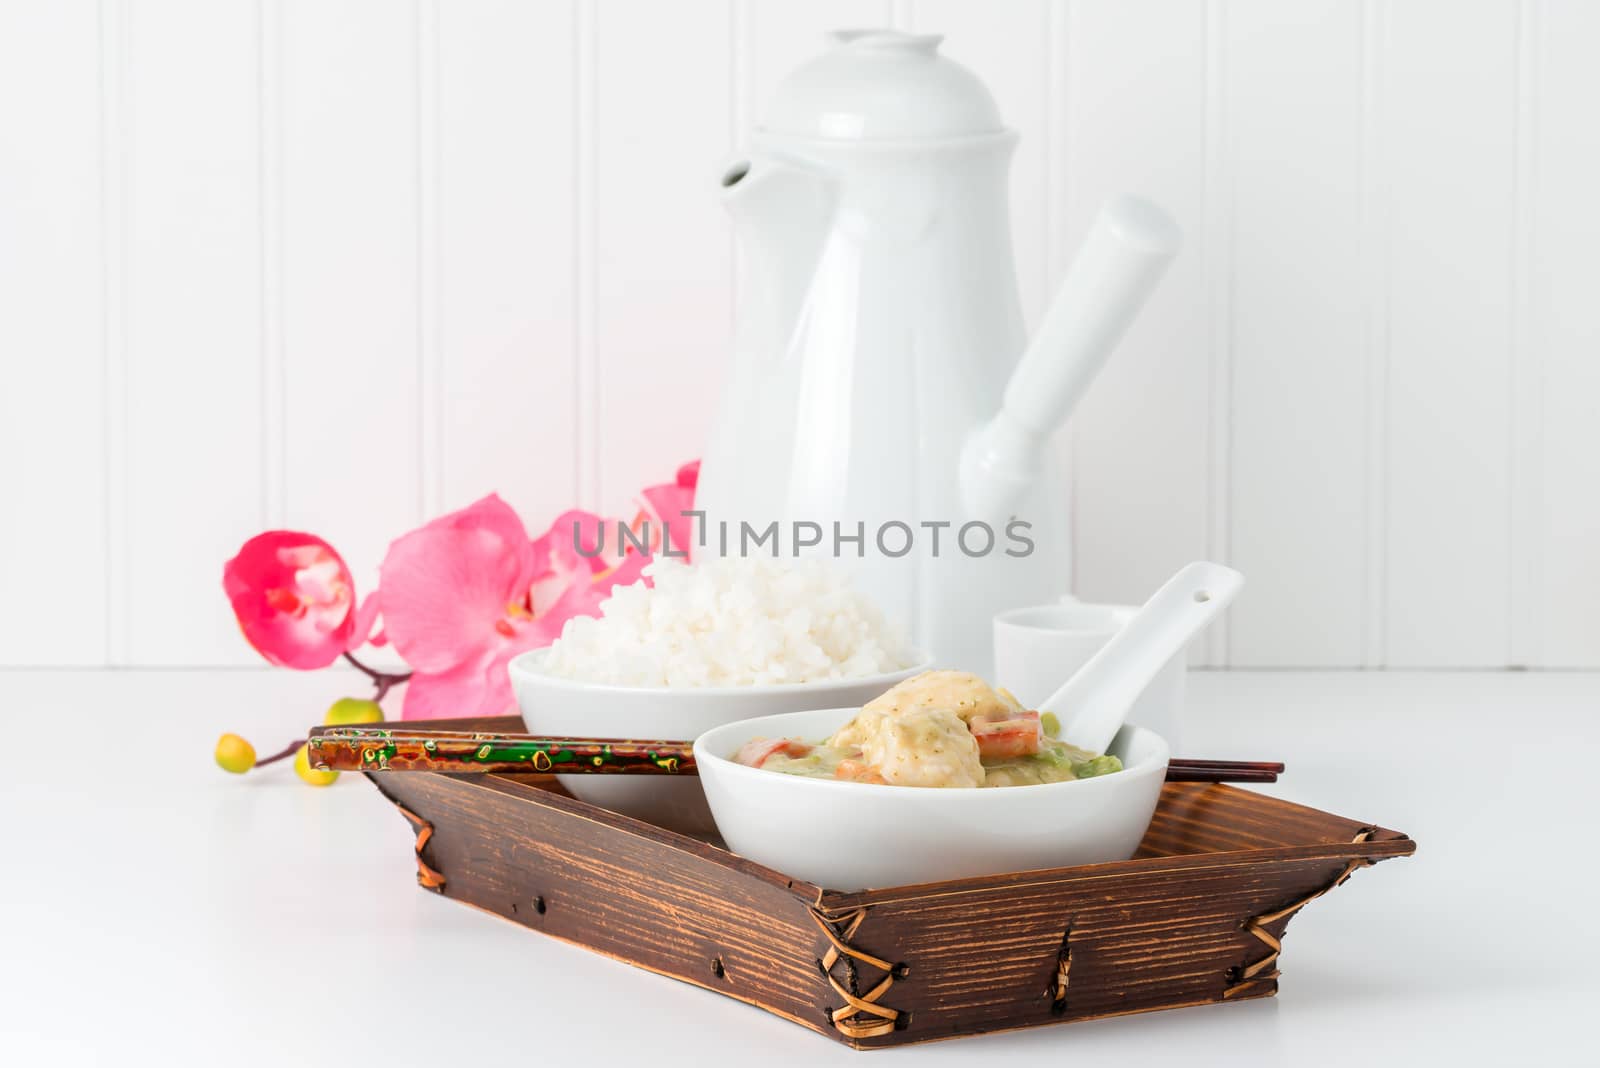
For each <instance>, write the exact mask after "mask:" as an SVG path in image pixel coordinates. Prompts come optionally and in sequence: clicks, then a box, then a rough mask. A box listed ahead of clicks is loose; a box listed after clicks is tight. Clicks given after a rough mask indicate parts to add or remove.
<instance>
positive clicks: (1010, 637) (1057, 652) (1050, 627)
mask: <svg viewBox="0 0 1600 1068" xmlns="http://www.w3.org/2000/svg"><path fill="white" fill-rule="evenodd" d="M1137 611H1138V608H1136V607H1134V606H1131V605H1120V604H1084V603H1082V602H1081V601H1078V600H1075V599H1073V598H1071V597H1066V598H1062V600H1061V601H1060V602H1059V603H1057V604H1042V605H1034V606H1033V607H1031V608H1014V609H1012V610H1011V611H1009V612H1001V613H1000V614H999V615H997V616H995V617H994V668H995V671H994V677H995V681H996V684H997V685H1000V686H1004V687H1005V688H1006V689H1008V690H1010V691H1011V692H1012V694H1014V695H1015V696H1016V698H1017V700H1018V701H1021V702H1022V704H1023V705H1024V706H1025V707H1027V708H1037V707H1038V706H1039V704H1040V703H1041V702H1043V701H1044V700H1045V699H1046V698H1047V697H1049V696H1050V695H1051V694H1053V693H1055V692H1056V691H1057V690H1058V689H1060V688H1061V684H1062V683H1064V682H1066V681H1067V680H1068V679H1069V678H1071V677H1072V676H1073V674H1074V673H1076V672H1077V670H1078V669H1079V668H1081V667H1082V666H1083V665H1084V664H1086V663H1088V661H1089V658H1090V657H1092V656H1094V654H1095V653H1097V652H1099V651H1100V647H1101V646H1102V645H1104V644H1105V643H1106V642H1108V641H1110V640H1111V637H1112V635H1114V634H1116V633H1117V632H1118V631H1119V630H1121V629H1122V628H1123V627H1124V626H1126V625H1127V623H1128V621H1129V620H1130V619H1132V618H1133V616H1134V613H1136V612H1137ZM1187 673H1188V667H1187V663H1186V654H1185V653H1179V654H1178V655H1177V656H1174V657H1173V658H1172V659H1171V660H1170V661H1168V662H1167V665H1166V667H1164V668H1162V669H1161V672H1160V674H1158V675H1156V677H1155V678H1154V679H1152V680H1151V681H1150V685H1149V686H1147V687H1146V688H1145V691H1144V693H1142V694H1140V695H1139V700H1138V701H1136V702H1134V706H1133V708H1132V710H1130V711H1129V713H1128V721H1129V722H1130V723H1137V724H1138V725H1139V726H1141V727H1148V728H1150V729H1151V730H1153V731H1155V732H1156V733H1157V734H1159V735H1161V736H1162V737H1163V738H1165V739H1166V740H1167V743H1168V744H1169V745H1170V746H1171V747H1172V749H1173V750H1174V751H1176V750H1177V748H1178V745H1179V734H1180V724H1181V722H1182V719H1183V698H1184V679H1185V676H1186V675H1187Z"/></svg>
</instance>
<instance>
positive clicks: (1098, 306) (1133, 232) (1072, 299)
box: [961, 196, 1183, 518]
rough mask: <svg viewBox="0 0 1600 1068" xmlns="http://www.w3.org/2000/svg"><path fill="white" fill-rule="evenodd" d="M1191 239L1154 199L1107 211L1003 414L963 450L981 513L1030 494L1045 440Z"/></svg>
mask: <svg viewBox="0 0 1600 1068" xmlns="http://www.w3.org/2000/svg"><path fill="white" fill-rule="evenodd" d="M1182 244H1183V232H1182V231H1181V230H1179V229H1178V225H1177V224H1176V223H1174V222H1173V221H1172V219H1171V218H1170V217H1169V216H1168V215H1167V213H1166V212H1164V211H1162V210H1161V209H1160V208H1158V207H1156V206H1155V205H1154V204H1152V203H1150V202H1149V201H1147V200H1143V199H1140V198H1139V197H1133V196H1119V197H1116V198H1114V199H1112V200H1111V201H1110V202H1109V203H1107V204H1106V206H1105V207H1104V208H1102V209H1101V210H1100V214H1099V215H1098V216H1097V217H1096V218H1095V221H1094V224H1093V226H1091V227H1090V230H1089V236H1088V238H1087V239H1086V240H1085V241H1084V243H1083V247H1082V248H1081V249H1080V250H1079V252H1078V255H1077V257H1076V258H1075V259H1074V260H1073V262H1072V267H1071V268H1070V269H1069V270H1068V271H1067V279H1066V281H1065V282H1064V283H1062V286H1061V289H1060V291H1059V292H1058V293H1057V294H1056V298H1055V300H1054V301H1053V302H1052V303H1051V305H1050V308H1049V310H1048V311H1046V312H1045V315H1044V320H1043V321H1042V322H1041V323H1040V325H1039V329H1038V331H1037V332H1036V333H1035V334H1034V337H1033V341H1032V342H1031V343H1030V344H1029V345H1028V349H1027V351H1026V352H1024V353H1023V354H1022V359H1021V360H1020V361H1019V362H1018V364H1017V368H1016V370H1015V371H1013V372H1012V374H1011V381H1010V382H1009V383H1008V384H1007V385H1006V392H1005V399H1004V401H1003V402H1002V406H1001V410H1000V412H999V414H997V415H996V416H995V417H994V418H993V419H992V420H990V421H989V423H988V424H987V425H985V426H984V427H983V428H982V429H981V430H979V431H978V432H977V433H976V435H975V436H974V437H973V438H972V439H971V440H970V441H968V443H967V445H966V448H965V451H964V452H963V455H962V473H961V474H962V490H963V494H964V497H965V499H966V503H967V507H968V511H969V512H971V513H972V514H973V515H974V516H977V517H980V518H989V517H995V518H1000V517H1004V516H1005V515H1007V514H1009V512H1010V510H1011V509H1012V508H1013V507H1014V506H1015V505H1016V503H1017V500H1018V499H1019V498H1020V497H1021V495H1022V494H1023V493H1024V492H1026V490H1027V488H1028V487H1029V486H1030V485H1031V484H1032V482H1033V479H1034V478H1035V477H1036V476H1037V474H1038V472H1039V468H1040V462H1039V455H1040V453H1041V451H1042V450H1043V448H1044V445H1045V439H1046V438H1047V437H1048V436H1049V435H1050V434H1051V433H1052V432H1053V431H1054V430H1055V429H1056V427H1058V426H1060V425H1061V424H1062V423H1064V422H1066V420H1067V417H1068V416H1069V415H1071V414H1072V410H1073V408H1075V407H1076V406H1077V403H1078V401H1079V399H1080V398H1082V396H1083V394H1084V393H1085V392H1086V391H1087V390H1088V388H1089V384H1090V383H1091V382H1093V381H1094V378H1095V376H1096V375H1097V374H1099V373H1100V368H1101V367H1103V366H1105V362H1106V358H1107V357H1109V356H1110V355H1111V352H1112V350H1114V349H1115V348H1116V347H1117V343H1118V342H1119V341H1121V340H1122V335H1123V334H1124V333H1125V332H1126V331H1127V329H1128V326H1129V324H1130V323H1132V322H1133V320H1134V317H1135V316H1137V315H1138V314H1139V310H1140V309H1141V308H1143V307H1144V302H1145V300H1146V299H1147V298H1148V297H1149V296H1150V294H1151V292H1152V291H1153V290H1154V289H1155V287H1156V283H1157V282H1159V281H1160V280H1161V276H1162V274H1164V273H1165V271H1166V269H1167V265H1168V264H1169V263H1171V262H1172V258H1173V256H1175V255H1177V252H1178V249H1179V248H1180V247H1181V246H1182Z"/></svg>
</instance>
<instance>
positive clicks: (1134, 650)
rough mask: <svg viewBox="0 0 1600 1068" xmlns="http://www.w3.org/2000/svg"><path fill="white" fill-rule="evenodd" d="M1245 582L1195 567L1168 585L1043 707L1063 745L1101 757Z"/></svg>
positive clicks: (1215, 567) (1224, 571)
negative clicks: (1159, 677)
mask: <svg viewBox="0 0 1600 1068" xmlns="http://www.w3.org/2000/svg"><path fill="white" fill-rule="evenodd" d="M1243 585H1244V576H1243V575H1241V574H1239V572H1237V571H1235V570H1233V569H1232V568H1229V567H1223V566H1222V565H1221V564H1211V563H1205V562H1200V563H1193V564H1190V565H1188V566H1187V567H1185V568H1183V569H1182V570H1181V571H1179V572H1178V573H1177V574H1176V575H1174V576H1172V578H1170V579H1168V580H1167V583H1166V585H1164V586H1162V587H1161V588H1160V589H1159V590H1157V591H1156V592H1155V595H1154V596H1152V597H1151V598H1150V599H1149V600H1148V601H1146V602H1145V603H1144V607H1143V608H1141V609H1139V612H1138V614H1137V615H1135V616H1134V617H1133V618H1132V619H1131V620H1129V621H1128V625H1127V626H1125V627H1123V628H1122V630H1120V631H1118V632H1117V634H1116V636H1115V637H1113V638H1112V639H1111V640H1110V641H1109V642H1107V643H1106V644H1105V645H1104V646H1103V647H1102V648H1101V649H1100V651H1099V652H1098V653H1096V654H1095V655H1094V656H1093V657H1091V658H1090V659H1089V662H1088V663H1087V664H1084V665H1083V667H1081V668H1079V669H1078V671H1077V673H1076V674H1074V675H1073V676H1072V678H1070V679H1068V680H1067V682H1066V684H1065V685H1063V686H1062V687H1061V689H1059V690H1057V691H1056V692H1055V693H1053V694H1051V695H1050V698H1049V699H1048V700H1047V701H1045V702H1044V704H1042V705H1040V706H1039V711H1040V712H1054V713H1055V714H1056V716H1057V717H1058V718H1059V719H1060V720H1061V723H1062V731H1061V737H1062V740H1063V741H1065V742H1067V743H1069V744H1071V745H1075V746H1078V747H1079V748H1080V749H1088V750H1090V751H1091V752H1095V753H1104V752H1105V751H1106V747H1107V746H1109V745H1110V744H1111V739H1112V738H1114V737H1115V736H1116V733H1117V731H1119V730H1120V729H1122V723H1123V720H1125V719H1126V718H1127V716H1128V709H1130V708H1132V707H1133V703H1134V701H1136V700H1138V697H1139V695H1140V694H1141V693H1143V692H1144V688H1145V687H1146V686H1148V685H1149V684H1150V680H1151V679H1153V678H1155V676H1156V673H1157V672H1159V671H1160V670H1161V669H1162V667H1163V666H1164V665H1165V664H1166V663H1167V661H1169V660H1171V659H1172V658H1173V657H1174V656H1176V655H1177V654H1178V653H1180V652H1182V651H1183V650H1184V648H1185V647H1186V646H1187V645H1188V644H1189V641H1190V639H1192V638H1193V637H1194V636H1195V635H1196V634H1198V633H1200V632H1201V631H1202V630H1204V629H1205V627H1206V625H1207V624H1209V623H1210V622H1211V621H1212V620H1213V619H1215V618H1217V616H1218V615H1220V614H1221V613H1222V610H1223V609H1224V608H1226V607H1227V606H1228V602H1230V601H1232V600H1233V597H1234V594H1236V593H1238V592H1239V587H1241V586H1243Z"/></svg>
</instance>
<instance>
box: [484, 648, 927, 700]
mask: <svg viewBox="0 0 1600 1068" xmlns="http://www.w3.org/2000/svg"><path fill="white" fill-rule="evenodd" d="M549 651H550V649H549V647H548V646H546V647H545V648H543V649H530V650H528V651H527V652H525V653H521V654H519V655H517V656H515V657H513V658H512V659H511V662H510V664H509V665H508V667H507V670H509V671H510V672H511V674H512V675H513V676H515V675H518V674H521V675H524V676H527V677H528V678H531V679H537V680H538V682H539V684H540V685H541V686H549V687H551V688H554V689H568V690H581V691H583V692H584V693H612V694H669V693H670V694H694V695H695V696H697V697H729V696H733V695H735V694H739V695H746V696H750V695H754V696H760V695H763V694H787V693H801V692H806V691H809V692H813V693H818V694H819V695H820V694H822V693H823V692H824V691H826V690H828V689H830V688H845V687H849V688H852V689H854V688H856V687H860V686H870V685H872V684H873V683H874V682H878V681H882V682H884V683H885V688H887V687H888V686H889V685H893V682H891V680H899V679H901V678H909V677H911V676H912V675H920V674H921V673H922V672H924V671H930V670H932V669H933V658H932V657H930V656H927V655H926V654H924V653H922V652H921V651H920V650H915V649H913V650H912V655H913V656H914V657H915V662H914V663H913V664H911V665H910V666H909V667H903V668H896V669H895V670H894V671H884V672H879V673H878V674H876V675H853V676H850V677H849V678H838V679H817V680H815V681H813V682H773V683H762V684H760V685H752V686H618V685H616V684H615V683H608V682H584V681H583V680H582V679H572V678H568V677H566V676H565V675H551V674H548V673H546V672H544V671H542V670H540V665H541V664H542V663H543V661H544V657H545V655H546V654H548V653H549Z"/></svg>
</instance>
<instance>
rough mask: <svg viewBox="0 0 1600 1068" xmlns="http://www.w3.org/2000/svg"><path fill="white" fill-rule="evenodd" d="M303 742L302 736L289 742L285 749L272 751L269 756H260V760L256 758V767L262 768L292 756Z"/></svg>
mask: <svg viewBox="0 0 1600 1068" xmlns="http://www.w3.org/2000/svg"><path fill="white" fill-rule="evenodd" d="M304 744H305V739H303V738H302V739H299V740H297V741H293V742H290V743H289V745H288V747H287V748H286V749H284V750H283V751H282V752H279V753H273V754H272V755H271V756H269V757H262V758H261V759H260V760H257V761H256V767H258V768H264V767H266V766H267V765H268V764H272V763H275V762H277V761H279V760H287V759H288V758H289V757H292V756H294V755H295V753H296V752H298V751H299V749H300V747H301V746H302V745H304Z"/></svg>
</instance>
